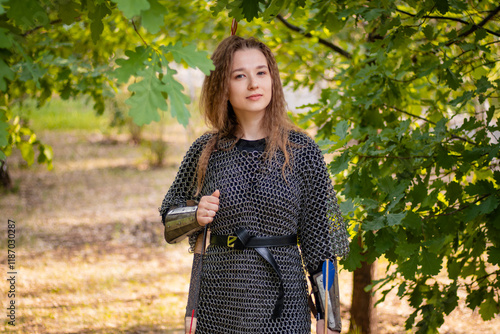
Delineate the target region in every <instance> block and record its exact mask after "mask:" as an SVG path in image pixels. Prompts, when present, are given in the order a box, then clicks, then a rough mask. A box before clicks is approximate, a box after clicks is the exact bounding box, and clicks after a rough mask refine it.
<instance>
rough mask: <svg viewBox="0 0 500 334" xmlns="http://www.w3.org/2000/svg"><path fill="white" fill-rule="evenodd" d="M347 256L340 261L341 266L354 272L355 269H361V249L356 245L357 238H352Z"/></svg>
mask: <svg viewBox="0 0 500 334" xmlns="http://www.w3.org/2000/svg"><path fill="white" fill-rule="evenodd" d="M349 249H350V251H349V255H348V256H347V258H346V259H343V260H342V261H341V264H342V265H343V266H344V268H346V269H347V270H349V271H354V270H355V269H356V268H360V267H361V261H363V255H362V252H363V249H362V248H361V247H360V246H359V244H358V239H357V237H354V238H353V239H352V240H351V243H350V244H349Z"/></svg>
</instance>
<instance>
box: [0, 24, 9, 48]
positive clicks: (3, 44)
mask: <svg viewBox="0 0 500 334" xmlns="http://www.w3.org/2000/svg"><path fill="white" fill-rule="evenodd" d="M11 38H12V37H11V35H10V33H9V30H8V29H5V28H0V48H4V49H8V48H10V47H11V46H12V39H11Z"/></svg>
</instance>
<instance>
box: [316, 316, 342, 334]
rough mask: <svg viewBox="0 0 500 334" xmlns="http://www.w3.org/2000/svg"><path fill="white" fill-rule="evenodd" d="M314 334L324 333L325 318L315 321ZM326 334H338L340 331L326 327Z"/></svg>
mask: <svg viewBox="0 0 500 334" xmlns="http://www.w3.org/2000/svg"><path fill="white" fill-rule="evenodd" d="M316 334H325V319H319V320H318V321H317V322H316ZM328 334H340V332H337V331H332V330H331V329H330V328H328Z"/></svg>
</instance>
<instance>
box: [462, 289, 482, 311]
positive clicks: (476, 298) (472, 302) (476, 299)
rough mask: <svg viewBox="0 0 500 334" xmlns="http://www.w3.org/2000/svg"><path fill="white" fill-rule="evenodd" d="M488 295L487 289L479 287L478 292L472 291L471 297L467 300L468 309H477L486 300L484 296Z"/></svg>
mask: <svg viewBox="0 0 500 334" xmlns="http://www.w3.org/2000/svg"><path fill="white" fill-rule="evenodd" d="M485 295H486V289H485V287H479V289H477V290H472V291H471V292H470V293H469V295H468V296H467V298H466V302H467V307H468V308H470V309H472V310H473V309H475V308H476V307H478V306H479V305H481V303H482V302H483V300H484V299H485V298H484V296H485Z"/></svg>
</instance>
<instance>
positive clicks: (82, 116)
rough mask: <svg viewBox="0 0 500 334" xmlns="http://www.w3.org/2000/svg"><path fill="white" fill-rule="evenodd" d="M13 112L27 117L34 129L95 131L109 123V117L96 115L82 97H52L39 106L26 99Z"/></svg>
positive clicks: (102, 128)
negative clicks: (62, 98)
mask: <svg viewBox="0 0 500 334" xmlns="http://www.w3.org/2000/svg"><path fill="white" fill-rule="evenodd" d="M13 112H14V115H18V116H20V117H22V118H25V119H28V120H29V125H30V126H31V127H32V129H33V130H34V131H41V130H52V131H63V130H83V131H95V130H104V129H105V128H106V127H107V125H108V124H109V117H106V115H103V116H99V115H97V114H96V112H95V111H94V110H93V108H92V106H91V105H90V104H88V102H87V101H86V99H83V98H81V99H72V100H67V101H64V100H61V99H60V98H58V97H54V98H52V99H51V100H50V101H49V102H47V103H46V104H45V105H43V106H42V107H40V108H37V106H36V102H35V101H33V100H28V101H26V102H24V103H23V106H22V107H20V106H16V107H15V108H14V109H13Z"/></svg>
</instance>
